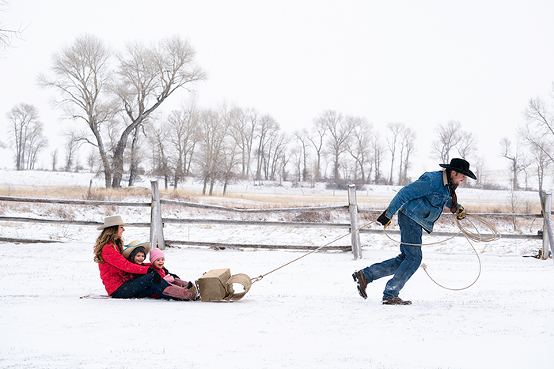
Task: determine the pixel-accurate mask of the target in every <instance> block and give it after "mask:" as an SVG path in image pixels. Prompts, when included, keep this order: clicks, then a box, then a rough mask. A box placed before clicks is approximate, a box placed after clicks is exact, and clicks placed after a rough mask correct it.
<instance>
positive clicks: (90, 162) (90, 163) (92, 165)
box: [87, 151, 97, 173]
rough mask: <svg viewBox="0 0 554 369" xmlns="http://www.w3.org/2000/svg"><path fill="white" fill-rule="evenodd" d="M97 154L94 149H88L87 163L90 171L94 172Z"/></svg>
mask: <svg viewBox="0 0 554 369" xmlns="http://www.w3.org/2000/svg"><path fill="white" fill-rule="evenodd" d="M96 158H97V155H96V154H95V153H94V151H90V152H89V153H88V155H87V165H88V168H89V171H90V172H91V173H94V172H95V168H96Z"/></svg>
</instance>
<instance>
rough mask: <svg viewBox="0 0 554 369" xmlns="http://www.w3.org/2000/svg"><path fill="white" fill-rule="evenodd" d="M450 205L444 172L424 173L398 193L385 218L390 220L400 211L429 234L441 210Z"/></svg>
mask: <svg viewBox="0 0 554 369" xmlns="http://www.w3.org/2000/svg"><path fill="white" fill-rule="evenodd" d="M451 203H452V197H450V191H449V189H448V181H447V179H446V172H445V171H437V172H426V173H424V174H423V175H422V176H421V177H419V179H418V180H417V181H415V182H412V183H410V184H409V185H407V186H405V187H403V188H402V189H401V190H400V191H398V193H397V194H396V196H394V198H393V199H392V201H391V202H390V204H389V206H388V208H387V210H386V211H385V216H386V217H387V218H389V219H391V218H392V217H393V216H394V214H396V212H397V211H401V212H402V213H404V214H405V215H406V216H408V217H409V218H410V219H412V220H413V221H415V222H416V223H418V224H419V225H420V226H422V227H423V229H425V230H426V231H427V232H428V233H431V232H432V231H433V225H434V224H435V222H436V221H437V219H438V218H439V216H440V215H441V213H442V210H443V208H444V207H445V206H446V205H447V204H448V207H450V204H451ZM457 206H458V207H459V206H460V205H458V204H457Z"/></svg>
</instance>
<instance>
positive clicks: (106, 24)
mask: <svg viewBox="0 0 554 369" xmlns="http://www.w3.org/2000/svg"><path fill="white" fill-rule="evenodd" d="M553 15H554V1H551V0H543V1H533V0H531V1H527V0H526V1H506V0H502V1H496V0H495V1H482V0H481V1H426V0H420V1H344V0H342V1H324V0H319V1H301V0H297V1H283V0H280V1H254V0H245V1H232V0H226V1H185V0H176V1H155V2H154V1H143V0H132V1H127V0H125V1H121V0H110V1H106V0H96V1H87V2H85V1H73V0H65V1H64V0H29V1H26V0H9V7H7V8H6V9H4V12H2V13H0V23H1V25H2V26H3V28H10V29H14V28H19V27H22V28H24V31H23V39H22V40H18V39H16V40H14V42H13V46H14V47H13V48H10V49H8V50H5V51H3V52H2V57H1V58H0V84H1V88H0V132H2V137H3V138H2V141H4V142H5V141H6V134H7V133H6V130H7V125H8V120H7V119H6V117H5V113H6V112H8V111H9V110H10V109H11V108H12V107H13V106H14V105H16V104H18V103H21V102H25V103H29V104H33V105H35V106H37V107H38V109H39V113H40V116H41V119H42V121H43V122H44V124H45V129H46V130H47V131H48V132H49V139H50V141H52V143H54V141H55V140H56V138H55V136H56V135H58V134H59V133H60V131H61V130H62V129H63V127H65V126H66V125H67V124H68V123H67V122H64V121H60V117H61V114H60V112H57V111H55V110H53V108H52V106H51V105H50V104H49V101H50V100H51V98H52V96H53V91H50V90H42V89H40V88H39V87H38V86H37V84H36V78H37V75H38V74H39V73H48V72H49V68H50V66H51V57H52V54H53V53H55V52H58V51H60V50H61V48H62V47H64V46H68V45H70V44H72V43H73V42H74V41H75V38H76V37H77V36H79V35H82V34H84V33H90V34H93V35H96V36H98V37H100V38H102V39H103V40H104V41H105V42H106V43H107V44H108V45H110V46H111V47H112V48H114V49H116V50H122V49H123V48H124V45H125V42H127V41H135V40H143V41H145V42H150V41H157V40H160V39H162V38H164V37H167V36H171V35H174V34H178V35H181V36H183V37H186V38H188V39H189V40H190V42H191V44H192V46H193V47H194V49H195V50H196V52H197V56H196V60H197V62H198V63H199V65H200V66H201V67H202V68H203V69H204V70H205V71H206V72H207V75H208V80H207V81H204V82H201V83H199V84H198V85H197V87H196V92H197V94H198V100H199V103H200V105H201V106H203V107H210V108H216V107H218V106H219V105H220V104H222V103H223V102H224V101H226V102H228V103H233V104H236V105H237V106H240V107H245V108H247V107H253V108H256V109H258V110H259V111H260V112H261V113H264V114H270V115H272V116H273V117H274V118H275V119H276V120H277V121H278V123H279V124H280V125H281V127H282V128H283V130H286V131H288V132H290V133H292V132H294V130H296V129H299V128H304V127H306V128H308V127H310V126H311V124H312V121H313V119H314V118H315V117H317V116H318V115H319V114H321V113H322V112H323V111H324V110H327V109H333V110H336V111H338V112H340V113H342V114H344V115H354V116H365V117H367V118H368V120H369V121H370V122H371V123H372V124H373V125H374V127H376V128H378V129H380V130H381V132H382V133H383V134H384V133H385V132H386V130H385V126H386V124H387V123H389V122H401V123H404V124H405V125H407V126H409V127H412V128H413V129H414V130H416V132H417V142H416V146H417V150H418V152H417V156H416V160H415V163H414V167H413V170H412V173H411V174H412V176H417V175H419V174H420V172H421V171H423V170H436V169H439V168H438V166H437V160H435V159H431V158H430V157H429V147H430V145H431V141H432V139H434V138H435V137H436V136H434V134H435V132H434V128H436V126H437V125H439V124H446V123H447V122H448V121H450V120H455V121H459V122H460V123H461V124H462V128H463V129H464V130H467V131H471V132H473V133H474V134H475V136H477V138H478V146H479V153H480V156H482V157H484V158H485V162H486V164H487V166H488V167H489V168H490V167H496V166H501V165H504V166H507V164H508V163H507V162H506V161H505V160H504V161H502V160H499V158H498V153H499V151H500V148H499V141H500V139H501V138H502V137H504V136H508V137H510V138H511V139H515V138H514V137H515V131H516V128H517V126H518V125H520V124H522V123H523V119H522V112H523V110H524V109H525V107H526V106H527V103H528V101H529V99H530V98H534V97H542V98H545V99H548V98H550V93H551V91H552V82H553V81H554V22H553V20H552V16H553ZM186 98H187V94H186V93H185V91H182V92H180V93H179V94H176V95H174V96H172V97H171V98H170V99H171V101H170V102H169V103H168V104H167V105H168V107H169V106H171V108H175V107H177V106H179V104H180V102H181V101H183V100H185V99H186ZM162 108H163V106H162ZM162 110H163V109H162ZM167 112H169V110H168V111H167ZM379 127H381V128H379ZM51 149H52V148H49V149H48V151H45V152H44V153H43V155H42V157H43V159H42V160H41V161H39V165H38V166H39V167H47V168H48V167H50V150H51ZM2 152H3V154H2V159H1V160H0V167H12V165H13V159H12V156H11V152H10V151H7V150H3V151H2Z"/></svg>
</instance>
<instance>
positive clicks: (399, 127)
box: [387, 122, 405, 184]
mask: <svg viewBox="0 0 554 369" xmlns="http://www.w3.org/2000/svg"><path fill="white" fill-rule="evenodd" d="M387 129H388V130H389V131H390V137H387V143H388V146H389V152H390V154H391V159H390V176H389V184H393V172H394V158H395V154H396V144H397V141H398V138H399V137H400V135H401V134H402V131H403V130H404V129H405V126H404V124H403V123H398V122H393V123H389V124H387ZM399 181H400V179H399Z"/></svg>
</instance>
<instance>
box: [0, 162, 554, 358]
mask: <svg viewBox="0 0 554 369" xmlns="http://www.w3.org/2000/svg"><path fill="white" fill-rule="evenodd" d="M0 177H1V179H0V188H6V187H12V188H16V187H17V188H19V187H21V186H29V187H33V186H34V187H36V188H37V192H40V193H39V194H38V195H37V197H47V196H46V195H47V194H45V193H44V192H42V191H43V190H41V189H40V188H39V186H38V185H39V184H40V185H41V186H59V185H62V184H63V185H67V186H84V187H88V184H89V181H90V179H91V178H92V176H87V175H69V174H67V173H59V174H56V173H47V172H45V173H40V172H24V173H23V174H21V173H13V172H5V171H3V172H2V173H0ZM26 181H28V182H26ZM98 185H101V183H99V184H98ZM144 186H145V187H149V186H150V184H149V181H144ZM241 186H242V187H245V185H241ZM236 189H237V190H238V186H237V188H236ZM265 190H266V191H267V190H268V189H267V188H266V189H265ZM249 191H252V189H249ZM256 191H259V192H263V189H262V188H256ZM269 191H270V193H271V194H272V196H275V195H276V193H277V192H285V194H284V196H289V197H290V196H291V192H289V193H286V191H293V190H292V189H286V188H285V189H283V188H279V189H269ZM298 191H299V190H295V193H296V192H298ZM303 191H304V192H309V191H311V190H308V189H304V190H303ZM325 191H330V190H325ZM325 191H324V190H321V192H325ZM377 191H381V192H380V194H379V196H382V197H384V198H388V199H389V200H390V198H392V196H393V195H394V188H382V189H377V188H375V189H369V190H368V197H370V196H369V195H370V193H369V192H371V194H372V195H375V194H376V192H377ZM330 195H336V196H343V194H338V193H335V194H330ZM464 195H465V199H466V200H467V202H464V201H463V199H464ZM458 196H459V198H460V202H461V203H462V204H464V205H465V204H466V203H469V204H470V206H471V203H472V201H475V203H478V202H479V201H480V200H481V201H485V200H486V201H489V202H494V201H496V200H495V199H496V197H500V199H498V200H497V201H498V204H501V203H502V202H503V201H505V199H504V198H503V197H504V196H506V194H505V193H503V192H496V191H495V192H490V193H489V192H485V191H476V190H470V189H460V194H459V195H458ZM521 196H522V197H525V196H529V201H534V202H537V201H538V200H537V198H538V195H536V193H534V194H533V193H530V194H521ZM198 201H201V202H206V203H208V202H215V201H216V199H214V198H211V199H208V198H198ZM225 201H227V202H233V201H238V200H237V199H235V200H231V199H229V200H225ZM379 203H380V201H379ZM385 205H386V204H385ZM385 205H382V206H385ZM466 208H467V206H466ZM20 210H21V212H22V214H23V215H25V216H35V217H36V216H37V214H36V213H38V212H40V211H42V210H40V209H39V208H36V209H35V208H33V207H31V206H26V207H25V209H20ZM117 210H120V209H117ZM3 211H4V214H10V215H12V214H15V213H17V209H15V208H14V207H9V208H5V209H3ZM75 212H76V214H74V215H75V217H76V218H78V219H87V220H98V221H101V220H102V219H103V216H104V213H103V210H102V209H99V208H95V207H90V209H89V208H86V209H85V210H76V211H75ZM121 212H122V213H123V216H124V219H125V220H126V221H129V222H142V221H147V220H148V217H149V215H148V210H147V211H146V213H145V212H144V210H142V211H140V210H137V209H125V210H124V211H121ZM23 215H21V216H23ZM38 215H42V214H38ZM47 217H48V216H47ZM49 217H52V216H49ZM538 226H539V225H537V224H533V225H526V226H525V227H526V228H525V229H523V231H524V232H525V233H529V232H534V231H535V230H536V228H537V227H538ZM56 228H57V229H56ZM447 228H448V226H447ZM498 228H499V229H500V230H501V232H503V233H504V232H506V233H507V232H513V231H512V230H511V228H510V224H499V225H498ZM446 230H449V229H446ZM0 232H1V234H2V235H3V236H16V235H18V236H20V237H27V238H45V239H58V240H60V241H62V242H60V243H48V244H47V243H38V244H21V243H19V244H12V243H3V244H0V280H1V281H2V283H1V285H0V315H1V316H2V317H3V318H4V319H3V326H2V334H1V335H0V367H1V368H150V367H161V368H221V367H229V368H256V369H257V368H285V367H286V368H318V369H320V368H357V367H358V368H359V367H364V368H551V367H552V362H551V359H550V358H549V355H548V353H549V352H550V350H549V349H550V348H551V347H552V343H553V342H554V341H553V340H554V320H553V319H552V317H553V316H554V314H553V313H554V282H553V281H554V278H553V274H554V263H553V262H552V259H550V260H546V261H543V260H538V259H535V258H531V257H524V256H529V255H533V254H536V251H537V250H538V249H539V248H540V247H541V241H540V240H526V241H524V240H513V239H501V240H499V241H495V242H493V243H490V244H475V247H476V249H477V252H478V253H479V257H480V260H481V263H482V270H481V275H480V277H479V279H478V280H477V282H476V283H475V285H473V286H472V287H470V288H468V289H465V290H463V291H458V292H454V291H450V290H446V289H443V288H441V287H439V286H437V285H436V284H435V283H433V282H432V281H431V280H430V279H429V277H428V276H427V275H426V274H425V272H424V271H423V270H419V271H418V272H417V273H416V274H415V275H414V276H413V277H412V279H411V280H410V281H409V282H408V284H407V285H406V287H405V288H404V289H403V290H402V292H401V297H402V298H405V299H410V300H412V302H413V305H411V306H383V305H381V297H382V291H383V289H384V285H385V283H386V279H382V280H378V281H375V282H373V283H372V284H370V285H369V286H368V295H369V298H368V299H367V300H364V299H362V298H361V297H360V296H359V295H358V293H357V291H356V287H355V283H354V282H353V281H352V277H351V274H352V272H353V271H354V270H357V269H360V268H362V267H365V266H367V265H369V264H372V263H374V262H377V261H381V260H384V259H386V258H390V257H393V256H395V255H396V254H397V253H398V246H397V245H396V244H395V242H394V241H391V240H388V239H386V238H385V237H384V236H382V235H380V234H378V235H373V234H371V235H368V234H363V235H362V244H363V258H362V259H361V260H354V259H353V257H352V254H351V253H349V252H346V253H345V252H318V253H314V254H311V255H309V256H307V257H305V258H302V259H300V260H299V261H297V262H295V263H293V264H290V265H288V266H286V267H285V268H283V269H281V270H278V271H276V272H274V273H271V274H269V275H267V276H266V277H265V278H264V279H262V280H261V281H259V282H256V283H254V284H253V286H252V288H251V290H250V292H249V293H248V294H247V295H246V297H245V298H244V299H242V300H240V301H238V302H235V303H208V302H180V301H162V300H154V299H132V300H116V299H81V298H80V297H81V296H83V295H87V294H95V295H101V294H105V291H104V289H103V285H102V283H101V281H100V278H99V274H98V267H97V265H96V264H95V263H94V262H93V261H92V257H93V254H92V247H93V244H94V240H95V238H96V236H97V235H98V231H96V230H95V229H94V227H85V226H83V227H81V226H73V227H65V226H57V227H52V226H44V225H33V224H32V223H24V224H23V225H21V224H19V226H18V225H16V224H15V223H11V222H10V223H8V222H5V224H3V225H2V226H1V227H0ZM167 233H170V234H169V235H168V234H167ZM343 233H344V230H342V231H341V230H332V231H330V230H328V229H327V230H326V229H319V228H314V229H297V228H293V229H288V228H282V229H277V230H274V231H271V232H269V233H268V231H264V230H263V229H261V228H259V227H251V228H248V229H246V230H244V229H243V230H239V229H237V227H211V228H210V227H208V226H206V225H202V226H186V227H184V228H181V229H179V228H176V229H169V228H168V229H167V230H166V238H176V237H178V236H180V238H181V239H187V238H189V239H192V240H194V239H196V240H198V239H202V240H213V241H218V242H236V241H240V240H242V241H244V242H245V243H251V242H252V243H256V242H262V241H263V240H266V241H267V240H268V239H270V240H271V242H270V243H272V244H287V243H289V244H290V243H293V244H301V243H306V244H310V245H323V244H325V243H327V242H329V241H330V240H333V239H335V238H336V237H340V235H341V234H343ZM147 236H148V229H147V228H138V227H128V228H127V230H126V232H125V234H124V237H125V241H126V242H129V241H131V240H134V239H139V240H144V239H146V238H147ZM170 236H171V237H170ZM425 240H435V238H431V237H425V236H424V242H425ZM338 243H339V244H346V243H348V238H346V239H343V240H341V241H339V242H338ZM304 253H305V252H304V251H293V250H289V251H287V250H251V249H244V250H232V249H225V250H218V251H216V250H213V249H207V248H200V247H186V248H185V247H182V248H179V247H171V248H168V249H166V250H165V256H166V267H167V268H168V269H169V270H170V271H171V272H173V273H176V274H178V275H179V276H181V277H182V278H183V279H196V278H198V277H199V276H200V275H202V273H203V272H205V271H208V270H210V269H217V268H230V269H231V272H232V273H233V274H235V273H245V274H247V275H249V276H250V277H252V278H254V277H257V276H259V275H262V274H266V273H268V272H270V271H271V270H273V269H275V268H277V267H279V266H281V265H283V264H285V263H287V262H289V261H291V260H293V259H295V258H297V257H299V256H302V255H303V254H304ZM424 263H426V264H427V265H428V271H429V273H430V274H431V276H432V277H433V278H434V279H435V280H437V282H439V283H441V284H443V285H445V286H447V287H452V288H460V287H464V286H467V285H469V284H471V283H472V282H473V281H474V280H475V278H476V277H477V276H478V273H479V259H478V258H477V256H476V255H475V253H473V251H472V249H471V246H470V245H469V244H468V242H467V241H466V240H465V239H463V238H456V239H454V240H452V241H449V242H448V244H447V245H444V244H443V245H435V246H428V247H426V248H425V249H424Z"/></svg>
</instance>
